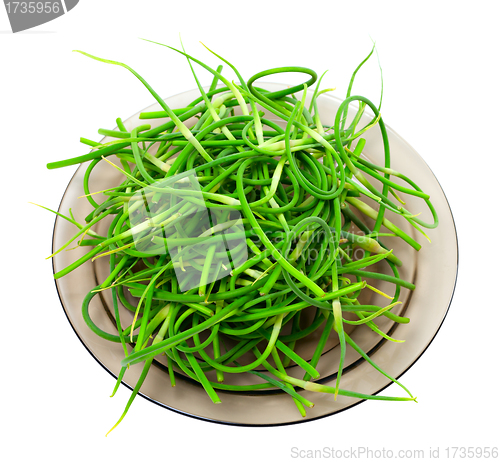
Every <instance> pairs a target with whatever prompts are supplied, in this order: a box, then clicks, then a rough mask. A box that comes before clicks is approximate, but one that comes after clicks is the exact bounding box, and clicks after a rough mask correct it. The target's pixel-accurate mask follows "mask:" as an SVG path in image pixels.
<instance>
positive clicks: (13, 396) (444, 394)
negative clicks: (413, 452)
mask: <svg viewBox="0 0 500 462" xmlns="http://www.w3.org/2000/svg"><path fill="white" fill-rule="evenodd" d="M181 4H182V2H166V1H152V0H141V1H138V0H136V1H128V0H120V1H118V0H106V1H102V0H101V1H98V0H81V2H80V4H79V5H78V6H77V7H76V8H75V9H74V10H72V11H71V12H69V13H68V14H66V15H64V16H63V17H60V18H58V19H56V20H55V21H53V22H50V23H48V24H45V25H42V26H39V27H38V28H36V29H33V30H31V31H27V32H23V33H18V34H12V33H11V32H10V26H9V23H8V20H7V15H6V13H5V12H4V11H3V9H1V8H0V69H1V71H0V108H1V109H0V130H1V145H0V150H1V156H2V164H1V165H2V167H1V170H0V179H1V183H0V185H1V187H2V198H3V206H2V226H1V233H2V234H1V244H2V253H1V256H2V260H1V261H2V264H1V266H2V268H3V271H2V273H3V275H2V277H1V285H2V316H1V319H0V322H1V337H0V338H1V370H2V374H1V377H2V378H1V380H0V387H1V393H0V396H1V398H0V399H1V401H2V404H1V409H2V411H1V416H2V421H3V423H4V425H5V426H6V430H5V427H4V430H2V432H1V433H0V441H1V444H0V456H1V455H2V454H1V453H2V452H4V453H5V454H7V455H8V456H7V457H8V458H7V459H4V460H33V459H34V458H39V457H42V456H48V457H50V459H51V460H54V461H59V460H61V461H62V460H78V461H79V460H86V461H89V460H129V461H134V460H138V459H139V458H141V459H144V458H148V459H150V460H158V461H160V460H170V461H173V460H182V459H181V458H183V459H184V458H187V459H188V460H191V459H192V460H194V459H195V458H201V459H203V460H223V459H225V458H227V457H233V458H235V459H237V460H242V461H246V460H257V459H260V460H278V461H280V460H291V455H292V453H291V448H292V447H294V446H295V447H298V448H300V449H321V448H323V447H332V446H333V447H335V448H337V449H349V448H350V447H358V446H366V447H369V448H371V449H382V448H386V449H391V450H393V451H394V452H396V451H397V450H399V449H424V450H425V451H426V454H427V452H428V450H429V448H430V447H433V448H436V447H440V448H441V452H440V455H441V457H442V458H444V456H445V447H447V446H475V447H477V446H490V447H491V446H497V447H498V446H500V440H499V438H498V434H499V433H498V430H499V428H498V427H499V425H498V413H499V411H500V409H499V405H498V385H499V381H498V379H499V373H498V355H497V350H498V338H499V330H498V326H499V321H500V318H499V314H498V311H499V310H498V309H499V303H498V298H497V294H496V289H497V288H498V265H497V259H498V245H497V242H498V237H497V229H498V224H499V219H498V216H499V215H498V199H497V197H498V194H497V191H498V172H499V168H498V167H499V161H498V158H499V157H498V156H499V154H500V152H499V147H498V130H499V122H500V120H499V117H498V104H499V102H500V98H499V78H498V77H499V74H498V63H497V61H498V48H499V45H500V43H499V42H500V41H499V37H500V35H499V33H498V25H497V19H498V16H499V8H498V3H497V2H493V1H491V2H486V1H474V2H460V1H453V2H449V1H446V2H444V1H441V2H426V1H419V2H392V1H391V2H389V1H377V2H375V1H370V2H364V1H356V2H347V1H345V2H342V3H340V2H335V1H309V2H295V1H289V2H283V3H281V2H280V3H278V2H273V1H271V0H268V1H266V2H261V1H258V0H254V1H251V2H242V3H241V4H240V3H239V2H226V1H223V0H219V1H217V2H190V3H189V4H188V3H187V2H186V5H188V6H181ZM201 5H203V6H201ZM179 33H181V35H182V38H183V41H184V44H185V46H186V48H187V50H188V51H189V52H191V53H192V54H194V55H195V56H197V57H200V58H201V59H202V60H205V59H206V60H207V62H209V63H211V64H212V65H213V66H214V67H215V66H216V65H217V62H216V61H214V59H213V58H212V57H210V56H209V55H208V54H207V52H205V51H204V49H203V47H202V46H201V45H200V44H199V43H198V42H199V41H203V42H204V43H206V44H207V45H208V46H210V47H211V48H212V49H214V50H216V51H217V52H219V53H221V54H222V55H223V56H225V57H227V58H228V59H229V60H230V61H232V62H233V63H234V64H235V65H236V66H237V67H238V68H239V70H240V71H241V73H242V74H243V75H244V76H246V77H249V76H250V75H253V74H254V73H255V72H258V71H260V70H262V69H267V68H270V67H277V66H282V65H299V66H306V67H311V68H313V69H315V70H316V71H318V72H323V71H324V70H326V69H329V72H328V73H327V75H326V76H325V79H324V87H331V86H335V87H337V90H336V94H337V95H338V96H343V95H345V91H346V88H347V85H348V82H349V78H350V75H351V73H352V71H353V69H354V68H355V67H356V65H357V64H358V63H359V62H360V61H361V60H362V59H363V58H364V56H365V55H366V54H367V53H368V51H369V50H370V47H371V39H370V37H372V38H373V39H375V40H376V42H377V47H378V50H379V55H380V60H381V64H382V67H383V71H384V84H385V87H384V88H385V93H384V103H383V117H384V119H385V121H386V123H387V124H388V125H390V126H391V127H392V128H393V129H394V130H396V132H398V133H399V134H400V135H401V136H402V137H403V138H405V139H406V140H407V141H408V142H409V143H410V144H411V145H412V146H413V147H414V148H415V149H416V150H417V151H418V152H419V153H420V154H421V156H422V157H423V158H424V159H425V160H426V162H427V163H428V164H429V166H430V167H431V169H432V170H433V171H434V173H435V175H436V176H437V178H438V179H439V181H440V183H441V185H442V187H443V189H444V191H445V193H446V195H447V197H448V200H449V202H450V205H451V208H452V210H453V213H454V217H455V221H456V226H457V229H458V237H459V246H460V271H459V278H458V284H457V287H456V291H455V296H454V300H453V303H452V305H451V308H450V311H449V314H448V316H447V318H446V320H445V322H444V324H443V326H442V328H441V330H440V332H439V334H438V335H437V337H436V339H435V340H434V342H433V343H432V344H431V346H430V347H429V349H428V350H427V351H426V352H425V354H424V355H423V356H422V358H421V359H419V361H418V362H417V363H416V364H415V365H414V366H413V367H412V368H411V369H410V370H409V371H408V372H407V373H406V374H404V376H403V381H404V383H405V384H406V385H407V386H408V387H409V388H410V389H411V390H412V391H414V393H416V395H417V396H418V398H419V403H418V404H413V403H391V402H388V403H385V402H365V403H362V404H361V405H359V406H356V407H354V408H353V409H350V410H348V411H347V412H343V413H341V414H339V415H335V416H332V417H328V418H325V419H320V420H318V421H314V422H310V423H304V424H300V425H292V426H286V427H277V428H241V427H228V426H222V425H216V424H210V423H206V422H202V421H198V420H195V419H192V418H188V417H184V416H181V415H178V414H175V413H173V412H169V411H167V410H165V409H163V408H161V407H159V406H156V405H154V404H152V403H150V402H148V401H146V400H144V399H142V398H139V399H137V400H136V401H135V403H134V404H133V406H132V408H131V410H130V412H129V414H128V416H127V418H126V419H125V420H124V421H123V422H122V423H121V425H120V426H119V427H118V429H117V430H115V431H114V432H112V433H111V434H110V435H109V436H108V437H107V438H105V437H104V435H105V433H106V432H107V430H108V429H109V428H110V426H111V425H112V424H113V423H114V422H115V420H116V419H117V418H118V416H119V415H120V414H121V412H122V409H123V407H124V405H125V403H126V401H127V399H128V396H129V391H128V390H126V389H125V388H123V389H122V390H120V391H119V393H118V394H117V395H116V396H115V397H114V398H113V399H110V398H109V393H110V391H111V389H112V387H113V385H114V380H113V378H112V377H111V376H110V375H109V374H108V373H107V372H106V371H104V370H103V368H101V367H100V366H99V365H98V364H97V363H96V362H95V360H94V359H93V358H92V357H91V356H90V355H89V354H88V352H87V351H86V350H85V348H84V347H83V346H82V344H81V343H80V341H79V340H78V338H77V337H76V336H75V335H74V333H73V331H72V329H71V327H70V325H69V324H68V321H67V320H66V317H65V316H64V314H63V311H62V309H61V306H60V302H59V299H58V297H57V294H56V290H55V286H54V282H53V278H52V267H51V263H50V261H49V260H46V259H45V257H47V256H48V255H49V254H50V249H51V234H52V227H53V221H54V217H53V216H52V215H51V214H50V213H49V212H46V211H44V210H42V209H40V208H37V207H35V206H33V205H31V204H28V202H29V201H33V202H37V203H39V204H43V205H45V206H47V207H50V208H53V209H56V208H57V207H58V205H59V201H60V198H61V196H62V194H63V192H64V189H65V186H66V185H67V183H68V181H69V179H70V178H71V176H72V174H73V172H74V170H75V168H76V167H68V168H65V169H60V170H51V171H49V170H47V169H46V168H45V164H46V163H47V162H50V161H55V160H60V159H65V158H68V157H73V156H76V155H80V154H84V153H86V152H87V149H86V147H85V146H83V145H81V144H80V143H79V137H80V136H84V137H87V138H92V139H95V140H98V139H100V136H99V135H98V134H97V129H98V128H101V127H103V128H113V127H114V126H115V119H116V118H117V117H122V118H127V117H128V116H129V115H131V114H134V113H135V112H136V111H137V110H139V109H142V108H143V107H146V106H148V105H149V104H151V103H152V102H153V100H152V97H151V96H150V95H149V94H148V92H147V91H146V90H145V89H144V88H143V87H142V86H141V84H140V83H139V82H138V81H137V80H135V79H134V77H133V76H132V75H131V74H129V73H128V72H127V71H125V70H124V69H121V68H118V67H115V66H107V65H105V64H101V63H97V62H95V61H92V60H90V59H88V58H85V57H84V56H81V55H79V54H76V53H72V50H73V49H82V50H84V51H87V52H89V53H93V54H96V55H98V56H101V57H105V58H109V59H114V60H118V61H124V62H126V63H127V64H129V65H130V66H132V67H133V68H135V69H136V70H138V71H139V72H140V73H142V74H143V75H144V76H145V77H146V78H147V79H148V80H149V82H150V83H151V84H152V86H153V87H154V88H155V89H156V90H157V91H158V92H159V93H160V94H161V95H163V96H165V97H167V96H170V95H173V94H176V93H179V92H181V91H184V90H188V89H191V88H193V87H194V86H195V83H194V81H193V79H192V77H191V75H190V72H189V68H188V66H187V64H186V62H185V60H184V59H183V58H181V57H180V56H177V55H176V54H175V53H173V52H170V51H169V50H167V49H165V48H160V47H157V46H155V45H152V44H148V43H146V42H143V41H141V40H139V37H145V38H150V39H152V40H157V41H160V42H163V43H167V44H172V45H174V46H177V45H178V44H179V39H178V36H179ZM200 75H202V76H204V77H205V83H207V84H208V83H209V82H210V77H208V75H207V74H203V73H201V72H200ZM277 80H281V81H285V82H287V80H286V76H283V78H281V79H277ZM290 83H294V82H290ZM295 83H296V82H295ZM356 89H357V91H356V93H361V94H365V95H367V96H368V97H370V98H372V99H374V100H376V99H377V95H378V92H379V74H378V68H377V64H376V61H373V62H371V64H369V65H367V67H366V69H364V71H363V72H362V74H361V75H360V78H359V80H358V81H357V84H356ZM393 391H394V393H397V391H395V390H394V389H393V388H388V389H387V390H386V394H391V392H393Z"/></svg>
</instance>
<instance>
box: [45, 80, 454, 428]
mask: <svg viewBox="0 0 500 462" xmlns="http://www.w3.org/2000/svg"><path fill="white" fill-rule="evenodd" d="M260 86H261V87H264V88H266V89H269V90H271V91H273V90H279V89H282V88H285V87H286V86H285V85H282V84H269V83H267V84H260ZM198 96H199V92H198V90H191V91H188V92H184V93H181V94H178V95H175V96H172V97H170V98H167V99H166V101H167V103H168V105H169V106H170V107H171V108H176V107H183V106H185V105H187V104H189V103H190V102H191V101H193V100H194V99H196V98H197V97H198ZM341 102H342V101H341V100H340V99H338V98H335V97H333V96H330V95H327V94H323V95H321V97H320V99H319V100H318V109H319V112H320V114H321V115H322V122H323V123H324V124H332V123H333V120H334V118H335V114H336V111H337V108H338V107H339V105H340V103H341ZM155 110H161V108H160V106H159V105H158V104H153V105H151V106H150V107H148V108H146V109H144V110H143V111H141V112H144V111H155ZM139 114H140V113H137V114H135V115H134V116H132V117H130V118H129V119H128V120H126V121H125V122H124V124H125V126H126V127H127V129H128V130H131V129H132V128H133V127H134V126H137V125H140V124H143V123H151V125H152V126H156V125H159V124H160V123H162V122H163V121H162V120H161V119H153V120H148V121H144V120H139ZM370 120H371V118H370V116H369V115H366V114H365V115H364V116H363V119H362V120H361V124H363V125H365V124H366V123H368V122H369V121H370ZM361 124H360V126H362V125H361ZM387 132H388V136H389V141H390V149H391V167H392V168H393V169H395V170H398V171H400V172H402V173H405V174H407V175H408V176H410V177H411V178H412V180H413V181H415V182H416V183H417V184H418V185H419V186H420V187H421V188H422V190H423V191H425V192H426V193H428V194H429V195H430V196H431V200H432V202H433V205H434V207H435V209H436V211H437V213H438V216H439V226H438V227H437V228H436V229H433V230H427V231H428V235H429V237H430V239H431V243H429V242H428V241H427V240H426V239H425V237H424V236H422V235H421V234H420V233H418V232H417V231H416V230H415V229H414V228H412V227H411V226H410V225H409V224H408V223H407V222H406V221H405V220H404V219H399V220H398V219H394V220H393V221H394V222H395V223H396V224H397V225H398V226H400V227H401V228H402V229H403V230H404V231H405V232H407V233H408V234H410V235H411V236H412V237H413V238H414V239H415V240H417V241H418V242H419V243H420V244H422V248H421V250H420V251H418V252H416V251H414V250H413V249H412V248H411V247H409V246H408V245H406V244H405V243H403V242H402V241H400V240H399V239H397V238H386V240H385V241H384V242H385V243H386V245H387V246H388V248H394V252H395V254H396V255H398V257H399V258H400V259H401V260H402V261H403V262H404V265H403V267H402V268H400V276H401V277H402V278H403V279H406V280H408V281H410V282H413V283H414V284H415V285H416V289H415V290H414V291H412V292H410V291H408V290H406V289H402V296H401V301H402V302H403V303H402V305H399V306H398V310H397V311H395V312H396V313H404V315H405V316H407V317H409V318H410V319H411V322H410V323H409V324H395V323H392V322H391V321H389V320H388V319H387V318H384V317H382V318H383V319H380V318H379V320H378V321H377V323H378V325H379V327H380V328H381V330H383V331H384V332H387V333H390V335H391V336H393V337H395V338H397V339H401V340H405V343H393V342H389V341H386V340H382V341H381V340H380V336H378V335H377V334H374V333H373V332H372V331H371V330H370V329H369V328H367V327H366V326H359V327H356V328H355V329H354V330H353V331H352V333H351V336H352V338H353V340H355V341H356V343H358V345H360V346H361V347H362V348H363V350H364V351H365V352H368V353H369V355H370V357H371V358H372V359H373V360H374V361H375V362H376V363H377V364H378V365H379V366H380V367H382V369H384V370H385V371H386V372H387V373H389V374H390V375H392V376H394V377H396V378H398V377H400V376H401V375H402V374H403V373H404V372H405V371H406V370H408V368H410V367H411V366H412V365H413V364H414V363H415V361H416V360H417V359H418V358H419V357H420V356H421V355H422V353H423V352H424V351H425V350H426V348H427V347H428V346H429V344H430V343H431V341H432V340H433V338H434V336H435V335H436V333H437V332H438V330H439V328H440V326H441V324H442V322H443V320H444V318H445V316H446V313H447V311H448V308H449V306H450V303H451V299H452V296H453V291H454V288H455V282H456V277H457V270H458V247H457V236H456V230H455V225H454V222H453V217H452V213H451V210H450V207H449V205H448V202H447V200H446V197H445V195H444V192H443V190H442V189H441V187H440V185H439V183H438V181H437V179H436V177H435V176H434V174H433V173H432V171H431V170H430V169H429V167H428V166H427V164H426V163H425V162H424V160H423V159H422V158H421V157H420V156H419V155H418V154H417V152H416V151H415V150H414V149H413V148H412V147H411V146H410V145H409V144H408V143H406V142H405V141H404V140H403V139H402V138H401V137H400V136H399V135H397V134H396V133H395V132H394V131H393V130H392V129H391V128H390V127H387ZM363 137H364V138H365V139H366V146H365V149H364V151H363V152H364V155H365V156H366V157H367V158H368V159H369V160H370V161H371V162H373V163H375V164H378V165H383V163H384V152H383V146H382V138H381V136H380V133H379V130H378V128H377V127H374V128H372V129H370V130H368V131H367V132H366V133H365V134H364V135H363ZM110 140H111V139H108V138H104V140H103V142H106V141H110ZM110 159H111V160H113V159H112V157H111V158H110ZM87 165H88V163H86V164H84V165H81V166H80V167H78V169H77V171H76V172H75V174H74V176H73V178H72V179H71V181H70V182H69V184H68V187H67V189H66V191H65V193H64V195H63V198H62V200H61V204H60V206H59V212H60V213H63V214H67V213H68V210H69V208H71V210H72V212H73V214H74V216H75V218H76V219H77V220H78V221H80V222H83V221H84V217H85V216H86V215H87V214H88V213H90V212H91V211H92V210H93V208H92V207H91V206H90V204H89V203H88V201H87V200H86V199H84V198H79V196H82V195H83V194H84V191H83V186H82V185H83V176H84V173H85V170H86V167H87ZM121 181H122V178H121V174H120V173H119V172H117V170H115V169H114V168H113V167H112V166H110V165H108V164H106V163H105V162H100V163H99V164H98V166H97V168H96V169H94V171H93V173H92V175H91V179H90V190H91V191H100V190H103V189H106V188H109V187H112V186H114V185H117V184H119V183H120V182H121ZM96 197H97V198H96V200H97V202H99V196H96ZM405 200H406V203H407V205H406V206H405V207H406V208H407V209H408V210H410V211H412V212H413V213H418V212H422V215H421V217H422V218H423V219H424V220H425V219H427V220H430V219H431V218H430V213H429V212H428V210H427V209H426V206H425V203H424V202H423V201H422V200H420V199H418V198H415V197H413V196H405ZM396 218H400V217H396ZM391 220H392V217H391ZM96 231H97V232H99V228H97V229H96ZM75 232H76V228H75V227H74V226H73V225H72V224H70V223H68V222H67V221H65V220H64V219H61V218H59V217H57V218H56V222H55V226H54V235H53V250H56V249H58V248H59V247H61V246H62V245H63V244H64V243H65V242H66V241H67V240H68V239H70V238H71V237H72V236H73V235H74V234H75ZM88 250H89V248H88V247H78V248H76V249H74V250H72V251H71V252H60V253H58V254H57V255H56V256H55V257H54V258H53V269H54V272H57V271H60V270H61V269H63V268H64V267H66V266H67V265H69V264H70V263H72V262H73V261H75V260H76V259H77V258H79V257H80V256H82V255H83V254H85V253H86V252H88ZM108 271H109V270H108V264H107V260H106V259H105V258H100V259H98V260H96V261H95V262H87V263H85V264H84V265H82V266H80V267H79V268H77V269H76V270H74V271H73V272H71V273H69V274H68V275H66V276H64V277H62V278H60V279H58V280H56V287H57V291H58V293H59V297H60V300H61V303H62V306H63V308H64V311H65V313H66V316H67V318H68V320H69V322H70V324H71V326H72V327H73V329H74V331H75V333H76V334H77V336H78V337H79V338H80V340H81V342H82V343H83V345H84V346H85V348H87V350H88V351H89V353H90V354H91V355H92V356H93V357H94V358H95V359H96V361H97V362H98V363H100V364H101V365H102V366H103V367H104V368H105V369H106V370H107V371H108V372H109V373H110V374H111V375H112V376H113V377H115V378H116V377H117V374H118V372H119V370H120V361H121V360H122V358H123V350H122V346H121V344H117V343H112V342H108V341H106V340H103V339H102V338H100V337H98V336H97V335H96V334H94V333H93V332H92V331H91V330H90V329H89V328H88V326H87V325H86V323H85V321H84V320H83V318H82V314H81V305H82V300H83V298H84V297H85V295H86V294H87V293H88V292H89V291H90V290H91V289H93V288H94V287H95V286H97V285H98V284H99V283H100V282H102V281H103V280H104V278H105V277H106V275H107V274H109V272H108ZM377 287H379V288H381V289H382V290H387V291H388V292H389V293H391V288H390V285H388V286H384V284H381V282H380V281H378V282H377ZM108 292H109V291H104V292H103V293H101V294H100V295H99V296H96V297H94V299H93V300H92V303H91V306H90V315H91V317H92V319H93V320H94V322H95V323H96V324H97V325H98V326H99V327H101V328H102V329H104V330H107V331H108V332H116V327H115V326H114V324H113V322H114V318H113V315H112V311H113V310H110V309H109V307H110V306H112V303H111V299H110V294H109V293H108ZM378 297H379V296H378V295H375V294H374V295H373V296H372V300H370V301H369V302H371V303H378V304H381V306H383V305H384V304H386V303H384V302H383V300H382V299H379V298H378ZM367 302H368V301H367ZM123 316H129V317H130V316H131V314H130V312H128V311H127V310H125V311H124V313H123ZM124 324H125V321H124ZM316 340H317V339H316V338H315V337H311V338H308V339H307V340H306V341H304V342H302V344H301V345H300V352H299V353H300V354H302V355H303V356H304V357H305V358H306V359H307V358H308V357H310V355H311V354H312V351H313V350H314V345H315V341H316ZM338 359H339V348H338V342H337V341H335V338H333V337H332V339H330V341H329V343H328V345H327V348H326V350H325V352H324V354H323V355H322V357H321V360H320V363H319V365H318V370H319V372H321V378H320V379H319V381H320V382H321V383H325V384H327V385H334V384H335V378H336V369H337V366H338ZM345 366H346V367H345V369H344V373H343V375H342V380H341V388H343V389H346V390H351V391H356V392H359V393H365V394H369V395H374V394H378V393H380V392H381V391H382V390H383V389H384V388H386V387H387V386H388V385H390V384H391V383H392V382H391V381H390V380H389V379H387V378H386V377H385V376H383V375H382V374H380V373H379V372H377V371H376V370H375V369H373V368H372V367H371V366H370V365H369V364H368V363H366V362H365V361H363V360H362V359H360V357H359V355H358V354H356V353H355V352H354V351H353V350H352V348H350V347H348V348H347V356H346V360H345ZM141 370H142V364H137V365H134V366H131V367H130V369H129V370H128V371H127V373H126V374H125V378H124V381H123V382H122V383H123V384H125V385H126V386H127V387H129V388H130V389H132V388H133V386H134V384H135V383H136V381H137V380H138V378H139V375H140V373H141ZM289 373H290V375H294V376H297V377H300V378H302V377H301V375H302V374H303V373H301V372H300V370H298V368H297V367H295V368H294V367H291V368H290V369H289ZM225 376H226V377H227V376H230V377H229V378H228V379H227V380H228V381H231V383H240V384H243V383H252V381H254V380H256V378H255V376H253V375H252V374H225ZM405 385H406V386H407V387H408V388H410V390H411V384H405ZM391 391H392V393H399V388H398V387H393V388H392V390H391ZM104 392H105V391H104V390H103V393H104ZM412 392H414V393H417V392H418V390H412ZM217 393H218V394H219V396H220V398H221V400H222V403H221V404H217V405H215V404H213V403H212V402H211V400H210V398H209V397H208V396H207V394H206V393H205V391H204V390H203V388H202V387H201V386H200V385H199V384H197V383H195V382H193V381H191V380H190V379H188V378H186V377H184V376H183V375H181V374H177V384H176V386H175V387H171V386H170V380H169V377H168V373H167V372H166V370H165V367H164V364H163V363H162V359H161V358H160V359H159V360H155V362H154V366H153V367H151V369H150V371H149V374H148V376H147V378H146V380H145V382H144V384H143V386H142V388H141V391H140V393H139V394H140V395H141V396H143V397H144V398H146V399H149V400H150V401H152V402H154V403H156V404H158V405H160V406H163V407H165V408H167V409H170V410H172V411H175V412H179V413H181V414H184V415H188V416H191V417H195V418H199V419H203V420H208V421H212V422H218V423H225V424H233V425H285V424H291V423H298V422H304V421H309V420H313V419H318V418H321V417H325V416H328V415H332V414H335V413H337V412H340V411H342V410H345V409H348V408H350V407H352V406H354V405H356V404H358V403H360V402H362V401H363V400H359V399H355V398H348V397H344V396H339V397H338V398H337V400H336V401H335V400H334V397H333V395H330V394H322V393H314V392H308V391H304V390H302V391H300V393H302V394H303V395H304V396H305V397H306V398H307V399H309V400H310V401H312V402H313V403H315V406H314V408H312V409H307V416H306V417H301V416H300V414H299V412H298V410H297V408H296V406H295V404H294V402H293V400H292V399H291V398H290V396H288V395H287V394H285V393H283V392H281V391H280V390H278V391H267V392H256V393H253V394H252V393H234V392H225V391H219V390H218V391H217ZM403 393H404V392H403ZM401 396H403V395H401ZM399 405H401V406H405V405H407V403H399Z"/></svg>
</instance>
